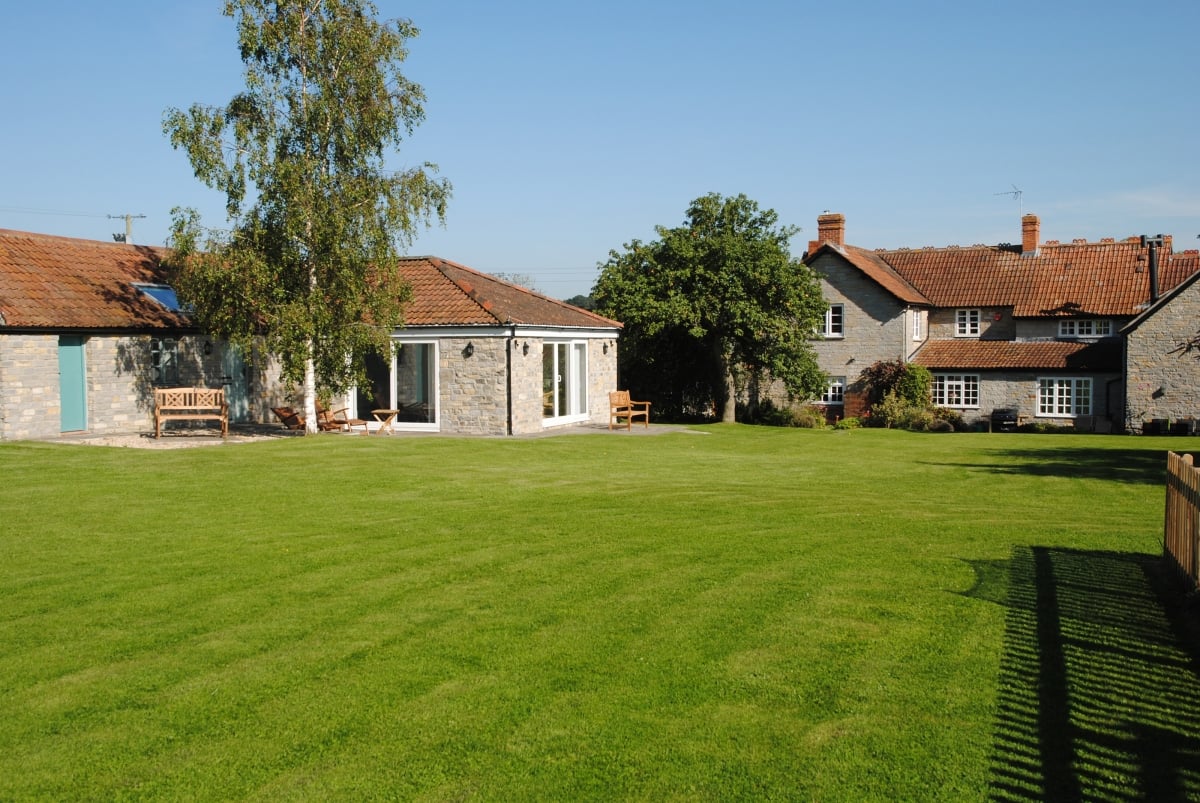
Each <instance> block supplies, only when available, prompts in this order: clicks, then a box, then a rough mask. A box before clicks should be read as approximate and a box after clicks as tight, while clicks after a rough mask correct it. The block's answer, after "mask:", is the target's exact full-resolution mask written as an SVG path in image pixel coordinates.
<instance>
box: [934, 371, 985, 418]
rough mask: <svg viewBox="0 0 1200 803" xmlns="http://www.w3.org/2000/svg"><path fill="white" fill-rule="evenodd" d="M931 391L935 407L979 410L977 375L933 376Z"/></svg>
mask: <svg viewBox="0 0 1200 803" xmlns="http://www.w3.org/2000/svg"><path fill="white" fill-rule="evenodd" d="M931 391H932V393H931V395H932V401H933V404H934V405H935V406H936V407H948V408H951V409H955V410H977V409H979V374H934V375H933V385H932V388H931Z"/></svg>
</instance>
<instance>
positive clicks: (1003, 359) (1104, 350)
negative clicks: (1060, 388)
mask: <svg viewBox="0 0 1200 803" xmlns="http://www.w3.org/2000/svg"><path fill="white" fill-rule="evenodd" d="M913 362H914V363H916V364H917V365H923V366H925V367H926V368H929V369H931V370H945V369H968V368H970V369H981V370H986V369H1012V370H1020V369H1040V370H1062V371H1097V372H1119V371H1120V370H1121V342H1120V341H1119V340H1114V339H1108V340H1098V341H1094V342H1073V341H1062V340H1054V341H1035V342H1023V341H1013V340H934V341H930V342H929V343H926V344H925V345H924V346H923V347H922V348H921V350H920V351H918V352H917V353H916V355H915V356H914V357H913Z"/></svg>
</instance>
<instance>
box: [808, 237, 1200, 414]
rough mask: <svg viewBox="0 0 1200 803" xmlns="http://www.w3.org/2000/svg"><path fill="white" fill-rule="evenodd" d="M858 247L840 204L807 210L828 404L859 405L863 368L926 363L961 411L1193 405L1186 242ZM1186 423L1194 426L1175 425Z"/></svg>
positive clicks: (1196, 319)
mask: <svg viewBox="0 0 1200 803" xmlns="http://www.w3.org/2000/svg"><path fill="white" fill-rule="evenodd" d="M1040 229H1041V223H1040V220H1039V218H1038V217H1037V216H1036V215H1032V214H1028V215H1025V216H1024V217H1023V218H1022V219H1021V240H1020V242H1019V243H1014V244H1011V245H1010V244H1000V245H973V246H969V247H959V246H950V247H946V248H900V249H894V250H884V249H879V250H867V249H864V248H857V247H855V246H852V245H848V244H847V243H846V239H845V231H846V220H845V217H844V216H843V215H841V214H823V215H820V216H819V217H818V218H817V238H816V239H815V240H813V241H811V242H810V243H809V249H808V253H807V254H806V255H805V262H806V264H808V265H809V266H811V267H812V268H813V269H814V270H815V271H816V272H817V273H818V274H819V276H820V277H821V287H822V291H823V293H824V295H825V299H826V301H828V302H829V309H828V311H827V312H826V316H825V323H824V331H823V332H822V333H821V334H822V335H823V338H821V339H820V340H819V341H817V342H815V343H814V346H815V348H816V351H817V355H818V359H819V361H820V365H821V368H822V370H824V371H825V372H826V373H827V374H828V375H829V378H830V379H829V385H828V387H827V389H826V391H825V393H824V395H823V396H822V398H821V399H820V400H819V402H820V404H821V405H823V406H824V407H825V408H826V411H827V414H828V415H829V416H830V417H831V418H832V417H842V416H858V415H861V414H862V413H863V412H864V407H865V399H864V392H863V391H864V389H863V387H862V383H861V381H860V376H861V373H862V371H863V369H864V368H866V367H868V366H870V365H871V364H873V363H875V362H877V361H879V360H903V361H906V362H913V363H916V364H918V365H923V366H925V367H927V368H928V369H929V370H930V372H931V373H932V374H933V399H932V401H933V403H934V404H936V405H938V406H942V407H948V408H953V409H956V410H958V411H960V412H961V413H962V414H963V417H964V420H965V421H967V422H968V423H978V424H984V423H990V421H991V417H992V414H993V412H996V411H1012V412H1013V414H1014V415H1015V416H1017V417H1018V418H1019V420H1020V421H1022V422H1024V421H1030V422H1045V423H1048V424H1052V425H1064V426H1065V425H1074V426H1077V427H1081V428H1084V429H1089V430H1097V431H1120V430H1130V431H1142V430H1143V424H1146V425H1149V424H1150V423H1151V422H1153V423H1154V426H1156V427H1159V426H1166V425H1167V424H1166V422H1178V424H1179V425H1182V424H1183V422H1186V421H1189V420H1192V419H1197V418H1200V361H1198V360H1197V354H1200V352H1197V350H1196V348H1195V345H1194V344H1195V342H1196V338H1197V334H1198V331H1197V330H1198V329H1200V285H1197V283H1196V278H1197V275H1200V274H1198V270H1200V253H1198V252H1197V251H1194V250H1190V251H1183V252H1180V253H1176V252H1175V251H1174V250H1173V248H1172V240H1171V237H1170V236H1166V237H1163V236H1161V235H1160V236H1156V237H1129V238H1127V239H1124V240H1114V239H1103V240H1101V241H1099V242H1087V241H1085V240H1073V241H1072V242H1070V243H1064V242H1058V241H1055V240H1048V241H1045V242H1042V241H1041V239H1040ZM1187 426H1189V427H1194V424H1191V425H1187Z"/></svg>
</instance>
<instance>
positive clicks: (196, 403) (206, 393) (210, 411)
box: [154, 388, 229, 438]
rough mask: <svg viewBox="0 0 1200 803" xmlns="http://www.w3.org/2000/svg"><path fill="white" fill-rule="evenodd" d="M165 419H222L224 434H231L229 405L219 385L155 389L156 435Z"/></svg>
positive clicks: (222, 435) (160, 431) (224, 435)
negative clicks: (216, 386) (214, 386)
mask: <svg viewBox="0 0 1200 803" xmlns="http://www.w3.org/2000/svg"><path fill="white" fill-rule="evenodd" d="M164 421H219V422H220V424H221V437H222V438H225V437H228V435H229V405H228V404H226V403H225V391H224V390H222V389H220V388H216V389H214V388H155V389H154V437H156V438H158V437H160V436H161V435H162V425H163V422H164Z"/></svg>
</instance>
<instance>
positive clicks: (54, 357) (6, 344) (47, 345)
mask: <svg viewBox="0 0 1200 803" xmlns="http://www.w3.org/2000/svg"><path fill="white" fill-rule="evenodd" d="M61 414H62V407H61V404H60V397H59V390H58V336H57V335H5V336H3V337H0V440H24V439H30V438H50V437H55V436H57V435H58V433H59V429H60V420H61Z"/></svg>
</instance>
